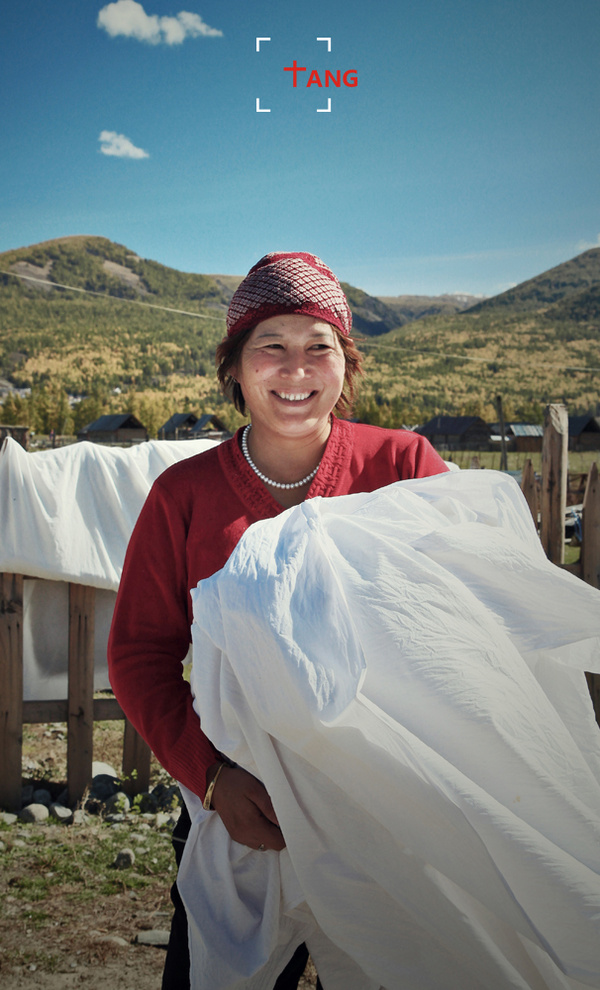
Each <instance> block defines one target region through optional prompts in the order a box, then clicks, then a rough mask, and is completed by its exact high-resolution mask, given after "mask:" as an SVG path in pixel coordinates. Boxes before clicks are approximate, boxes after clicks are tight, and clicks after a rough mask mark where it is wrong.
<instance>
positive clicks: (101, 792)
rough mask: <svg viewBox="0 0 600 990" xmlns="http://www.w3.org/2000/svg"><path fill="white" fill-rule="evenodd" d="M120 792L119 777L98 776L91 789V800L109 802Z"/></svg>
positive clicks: (104, 774)
mask: <svg viewBox="0 0 600 990" xmlns="http://www.w3.org/2000/svg"><path fill="white" fill-rule="evenodd" d="M118 790H119V779H118V777H116V776H114V777H111V775H110V774H107V773H100V774H96V776H95V777H94V778H93V780H92V786H91V787H90V798H95V799H96V800H97V801H108V799H109V798H111V797H112V796H113V794H116V793H117V791H118Z"/></svg>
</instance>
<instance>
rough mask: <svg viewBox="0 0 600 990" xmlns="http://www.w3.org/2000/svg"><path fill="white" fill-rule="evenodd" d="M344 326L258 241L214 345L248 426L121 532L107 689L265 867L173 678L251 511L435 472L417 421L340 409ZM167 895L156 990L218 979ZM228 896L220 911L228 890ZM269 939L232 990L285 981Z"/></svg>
mask: <svg viewBox="0 0 600 990" xmlns="http://www.w3.org/2000/svg"><path fill="white" fill-rule="evenodd" d="M351 327H352V316H351V313H350V309H349V306H348V302H347V300H346V297H345V295H344V293H343V291H342V288H341V286H340V283H339V282H338V280H337V278H336V276H335V275H334V274H333V272H332V271H331V269H329V268H328V267H327V265H325V264H324V262H322V261H321V260H320V259H319V258H317V257H316V256H315V255H312V254H306V253H275V254H268V255H266V256H265V257H264V258H262V259H261V261H259V262H258V263H257V264H256V265H255V266H254V267H253V268H252V269H251V270H250V272H249V274H248V275H247V276H246V278H245V279H244V280H243V282H242V283H241V284H240V286H239V287H238V289H237V290H236V292H235V294H234V296H233V298H232V300H231V303H230V306H229V312H228V317H227V337H226V338H225V340H223V341H222V342H221V344H220V346H219V348H218V350H217V364H218V371H217V374H218V378H219V380H220V382H221V384H222V387H223V388H224V390H225V391H226V392H227V393H228V394H229V395H230V397H231V398H232V399H233V401H234V402H235V404H236V406H237V408H238V409H239V410H240V411H242V412H244V411H246V410H247V411H248V412H249V414H250V420H251V422H250V425H249V426H246V427H244V428H243V429H242V430H239V431H238V433H237V434H236V435H235V436H234V437H233V438H232V439H231V440H228V441H227V442H225V443H223V444H221V445H219V446H217V447H215V448H213V449H212V450H210V451H206V452H204V453H203V454H201V455H200V456H198V457H191V458H187V459H186V460H185V461H184V462H182V464H181V465H180V466H177V467H176V468H175V469H174V470H167V471H165V472H164V473H163V474H162V475H161V477H160V478H159V479H158V481H157V482H156V483H155V485H154V487H153V489H152V491H151V492H150V495H149V496H148V499H147V501H146V504H145V505H144V508H143V509H142V512H141V514H140V517H139V520H138V522H137V525H136V528H135V530H134V533H133V535H132V538H131V542H130V544H129V548H128V551H127V558H126V562H125V567H124V570H123V576H122V579H121V585H120V589H119V595H118V599H117V605H116V608H115V616H114V620H113V627H112V631H111V640H110V645H109V665H110V674H111V683H112V685H113V688H114V691H115V694H116V695H117V697H118V698H119V701H120V702H121V705H122V707H123V709H124V711H126V713H127V715H128V717H129V718H130V719H131V721H132V722H133V724H134V725H135V726H136V728H137V729H138V731H139V732H140V733H141V735H142V736H143V737H144V738H145V739H147V741H148V742H149V744H150V745H151V747H152V748H153V750H154V752H155V753H156V755H157V757H158V759H159V760H160V761H161V763H162V764H163V765H164V766H165V767H166V768H167V769H168V770H169V772H170V773H171V775H172V776H173V777H174V778H175V779H176V780H178V781H179V782H180V783H181V784H182V785H183V787H182V789H183V792H184V796H185V797H186V801H187V803H188V805H189V809H190V810H191V814H192V818H193V824H194V827H195V826H196V825H197V823H198V816H200V817H202V816H204V818H206V816H207V815H210V814H211V812H214V813H215V814H214V816H213V820H214V827H215V828H216V829H218V830H225V832H224V833H223V835H224V836H225V837H226V841H227V842H229V840H230V839H231V840H234V842H233V843H232V844H231V849H232V855H236V856H237V855H238V854H240V852H239V851H240V849H241V850H242V852H241V855H249V856H256V855H257V854H258V855H262V854H263V853H264V852H265V851H266V850H269V851H270V857H269V859H268V861H267V857H265V868H270V866H269V864H273V862H274V861H273V860H272V858H271V857H273V856H275V854H279V853H280V852H281V851H282V850H283V849H284V848H285V845H286V840H285V835H284V834H283V832H282V830H281V829H280V827H279V822H278V817H277V808H275V807H274V806H273V803H272V801H271V798H270V796H269V794H268V793H267V790H266V789H265V787H264V785H263V783H262V781H260V780H258V779H257V778H256V776H254V775H253V774H252V773H250V772H249V771H248V769H246V768H245V767H243V766H239V765H232V763H231V760H230V759H228V757H227V754H226V753H222V752H218V751H217V750H216V749H215V748H214V747H213V745H212V743H211V741H210V740H209V739H208V738H207V737H206V736H205V735H204V734H203V732H202V729H201V726H200V722H199V720H198V716H197V714H196V712H195V710H194V707H193V703H192V695H191V692H190V687H189V684H188V683H187V682H186V681H184V680H183V678H182V676H181V661H182V660H183V659H184V658H185V656H186V654H187V653H188V649H189V643H190V626H191V623H192V608H191V598H190V590H191V589H194V588H195V587H196V586H197V584H198V583H199V582H200V581H202V580H203V579H205V578H208V577H210V576H211V575H213V574H214V573H215V572H216V571H219V570H220V569H221V568H222V567H223V566H224V565H225V563H226V561H227V560H228V558H229V556H230V555H231V553H232V552H233V550H234V549H235V547H236V545H237V543H238V541H239V540H240V538H241V536H242V535H243V533H244V532H245V531H246V529H247V528H248V527H249V526H250V525H252V524H253V523H255V522H258V521H259V520H263V519H268V518H273V517H275V516H278V515H279V514H280V513H281V512H282V511H283V509H285V508H288V507H291V506H294V505H298V504H300V503H301V502H303V501H304V500H305V499H311V498H315V497H317V496H319V497H321V498H329V497H332V496H338V495H346V494H352V493H358V492H372V491H375V490H376V489H378V488H381V487H383V486H385V485H389V484H391V483H392V482H395V481H398V480H401V479H408V478H415V477H423V476H426V475H432V474H438V473H440V472H443V471H445V470H446V466H445V464H444V462H443V461H442V460H441V458H440V457H439V456H438V455H437V454H436V452H435V451H434V450H433V448H432V447H431V446H430V445H429V443H428V442H427V441H426V440H425V439H424V438H423V437H421V436H418V435H417V434H414V433H409V432H406V431H402V430H382V429H379V428H377V427H371V426H364V425H360V424H356V423H350V422H348V421H347V420H344V419H341V418H339V414H341V413H343V412H345V413H347V412H348V411H349V409H350V408H351V401H352V397H353V394H354V384H355V380H356V376H357V374H358V372H359V369H360V357H359V354H358V351H357V350H356V347H355V345H354V343H353V341H352V340H351V338H350V331H351ZM336 413H337V414H338V415H336ZM276 687H277V686H276V685H274V690H276ZM190 827H191V823H190V817H189V816H188V814H187V812H184V814H182V818H181V821H180V824H178V826H177V829H176V835H175V843H174V845H175V851H176V854H177V856H178V860H179V859H180V856H181V853H182V851H183V845H184V843H185V841H186V839H187V836H188V833H189V830H190ZM227 833H228V837H227ZM277 863H278V860H277ZM276 868H277V869H279V866H278V865H277V867H276ZM224 876H225V874H224ZM226 887H227V884H226V880H224V879H223V884H222V889H226ZM210 896H211V895H210V891H208V890H207V891H206V897H207V898H208V897H210ZM173 900H174V902H175V905H176V912H175V916H174V920H173V927H172V934H171V942H170V944H169V951H168V953H167V962H166V966H165V977H164V982H163V990H185V988H187V987H189V986H190V985H191V986H192V987H194V988H198V990H200V988H204V987H207V986H209V985H210V986H217V985H219V986H221V985H223V986H225V985H228V984H227V980H226V977H225V975H224V973H222V972H220V973H219V974H213V975H214V980H213V982H211V980H212V976H211V978H210V979H208V982H207V979H206V974H202V975H200V976H194V974H192V976H191V983H190V962H189V955H188V944H187V938H188V925H187V919H186V914H185V911H184V908H183V905H182V902H181V899H180V897H179V893H178V890H177V887H175V888H174V890H173ZM229 907H230V908H231V919H230V920H232V919H233V918H234V916H235V910H236V905H235V893H234V892H232V895H231V904H230V905H229V904H228V905H227V908H229ZM232 923H233V920H232ZM272 948H273V947H269V946H265V947H264V950H265V953H264V958H262V960H261V961H260V962H259V963H258V964H257V963H256V960H255V959H253V958H250V957H249V956H248V954H247V952H246V947H245V945H244V943H243V940H242V942H241V943H240V945H239V946H238V949H239V955H240V960H241V962H240V966H241V970H243V971H244V972H245V973H247V974H248V982H247V983H246V982H242V983H240V982H239V980H237V981H236V982H235V987H236V990H242V988H243V987H248V988H249V987H250V986H252V987H257V986H259V985H260V987H261V990H270V988H271V987H273V985H275V988H276V990H284V988H285V990H293V988H295V987H296V986H297V983H298V979H299V977H300V975H301V973H302V970H303V969H304V964H305V961H306V957H307V950H306V948H305V947H304V946H303V945H299V946H298V945H295V946H291V948H290V951H294V950H295V954H294V955H293V956H292V958H291V959H290V960H289V962H288V965H287V966H286V968H285V970H284V972H283V973H280V974H279V975H278V972H279V971H278V969H275V970H274V969H273V967H274V966H276V965H278V964H279V961H280V957H279V956H277V955H273V954H272V952H271V949H272ZM211 958H215V959H216V958H217V956H216V955H215V954H211ZM274 960H275V961H274ZM284 961H285V960H284ZM215 965H216V963H215ZM257 965H258V969H259V972H257V969H256V967H257ZM217 976H218V978H217ZM223 980H225V983H223ZM257 980H258V982H256V981H257Z"/></svg>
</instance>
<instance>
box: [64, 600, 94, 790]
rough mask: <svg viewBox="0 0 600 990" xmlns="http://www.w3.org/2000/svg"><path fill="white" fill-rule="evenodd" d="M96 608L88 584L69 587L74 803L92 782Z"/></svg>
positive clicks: (69, 767) (70, 756)
mask: <svg viewBox="0 0 600 990" xmlns="http://www.w3.org/2000/svg"><path fill="white" fill-rule="evenodd" d="M94 608H95V589H94V588H90V587H88V586H87V585H84V584H70V585H69V701H68V708H67V786H68V791H69V801H70V803H71V804H74V803H75V802H77V801H80V800H81V798H82V797H83V794H84V791H85V789H86V787H89V785H90V784H91V781H92V753H93V744H94Z"/></svg>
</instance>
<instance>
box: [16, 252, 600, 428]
mask: <svg viewBox="0 0 600 990" xmlns="http://www.w3.org/2000/svg"><path fill="white" fill-rule="evenodd" d="M19 276H21V277H19ZM23 276H27V278H25V277H23ZM239 278H240V276H237V277H236V276H232V275H199V274H198V275H196V274H187V273H184V272H179V271H176V270H174V269H170V268H167V267H165V266H164V265H160V264H158V263H157V262H154V261H148V260H145V259H143V258H139V257H138V256H137V255H135V254H133V252H131V251H130V250H129V249H128V248H126V247H124V246H123V245H118V244H114V243H113V242H111V241H109V240H107V239H106V238H101V237H91V236H90V237H84V236H78V237H67V238H61V239H58V240H55V241H48V242H46V243H44V244H38V245H35V246H33V247H28V248H20V249H18V250H14V251H8V252H5V253H4V254H0V308H1V313H2V319H1V328H0V379H5V380H7V381H8V382H9V383H10V384H11V385H12V386H13V387H15V388H21V389H24V388H30V389H31V390H32V391H31V394H30V395H24V396H22V397H18V396H15V395H14V394H12V395H9V396H8V398H6V399H5V400H4V402H3V404H2V406H1V407H0V421H2V420H3V421H5V422H27V423H29V425H31V426H32V427H33V428H34V429H35V430H37V431H38V432H47V431H48V430H49V429H51V428H53V429H55V430H57V431H58V432H60V433H66V432H71V431H73V430H75V429H77V428H79V427H80V426H82V425H85V423H87V422H90V421H91V420H93V419H95V418H96V417H97V416H98V415H100V414H101V413H102V412H106V411H131V412H133V413H135V414H136V415H138V416H139V417H140V418H141V419H142V420H143V422H144V423H145V424H146V425H147V426H148V428H149V429H150V432H151V433H152V432H154V431H155V430H156V429H157V428H158V427H159V426H160V425H161V424H162V422H164V421H165V420H166V419H167V418H168V417H169V416H170V415H171V414H172V413H173V412H176V411H184V410H192V411H194V412H196V413H199V412H218V414H219V415H220V416H221V417H222V418H224V419H225V420H226V422H227V423H228V424H229V425H230V426H231V427H233V426H235V425H236V424H237V423H238V422H239V421H240V419H239V417H238V415H237V414H236V413H235V411H234V410H233V409H232V408H231V407H230V406H228V405H224V404H223V399H222V396H221V395H220V393H219V391H218V389H217V388H216V385H215V377H214V352H215V348H216V345H217V343H218V341H219V340H220V339H221V337H222V336H223V333H224V329H225V313H226V309H227V305H228V302H229V299H230V298H231V294H232V292H233V291H234V289H235V287H236V285H237V284H238V282H239ZM34 280H35V281H34ZM52 283H54V284H52ZM61 286H63V287H61ZM64 286H69V287H70V288H64ZM344 288H345V291H346V293H347V295H348V299H349V302H350V306H351V308H352V311H353V318H354V323H355V329H356V331H357V336H358V337H359V346H360V347H361V349H362V350H363V352H364V354H365V370H366V374H365V379H364V384H363V388H362V392H361V398H360V400H359V403H358V406H357V408H356V414H357V416H359V417H360V418H362V419H364V420H366V421H368V422H374V423H380V424H381V425H390V426H400V425H402V424H408V425H411V424H415V423H418V422H423V421H424V420H426V419H428V418H430V417H431V416H433V415H435V414H437V413H454V414H461V413H465V414H476V415H481V416H483V417H484V418H485V419H487V420H493V419H494V418H495V411H494V407H493V400H494V397H495V396H496V395H497V394H502V396H503V399H504V405H505V411H506V415H507V418H508V419H509V420H510V419H513V420H538V421H539V419H540V417H541V415H542V410H543V407H544V405H545V404H547V402H549V401H565V402H566V403H567V405H568V406H569V409H570V411H571V412H573V413H576V412H586V411H588V410H590V411H591V410H593V411H595V409H596V404H597V403H598V402H599V401H600V388H599V387H598V381H599V380H600V373H599V372H598V370H597V369H598V368H600V249H594V250H591V251H586V252H585V253H584V254H582V255H580V256H579V257H578V258H574V259H572V260H571V261H568V262H566V263H565V264H564V265H559V266H557V267H556V268H554V269H552V270H551V271H550V272H546V273H543V274H542V275H540V276H538V277H537V278H535V279H531V280H529V281H528V282H525V283H523V285H521V286H517V287H516V288H515V289H511V290H510V292H508V293H503V294H502V295H501V296H497V297H495V298H494V299H489V300H485V301H484V302H481V303H478V304H477V305H476V306H474V307H472V308H471V309H467V310H463V311H458V312H457V311H455V310H453V309H452V307H451V309H450V311H448V306H447V302H445V301H444V297H441V298H440V300H439V301H438V303H437V304H436V303H435V300H434V301H433V302H432V305H433V306H434V307H435V305H439V307H440V308H441V312H438V313H437V314H436V315H433V316H424V315H423V305H422V304H415V305H414V306H413V310H412V316H413V319H412V321H411V322H406V319H407V318H409V316H410V313H411V310H410V308H409V309H408V311H404V312H403V313H400V312H399V310H398V307H397V306H395V305H392V303H396V302H397V301H398V300H399V299H402V298H406V297H395V298H393V299H390V300H379V299H375V298H374V297H372V296H369V295H368V294H367V293H365V292H363V291H362V290H361V289H358V288H356V287H354V286H349V285H345V286H344ZM450 300H452V297H450ZM422 302H423V301H422ZM388 303H389V304H388ZM407 312H408V316H407ZM0 387H1V383H0ZM68 395H70V396H71V397H73V396H75V397H76V398H78V399H80V400H81V401H78V402H75V403H73V399H71V402H69V400H68Z"/></svg>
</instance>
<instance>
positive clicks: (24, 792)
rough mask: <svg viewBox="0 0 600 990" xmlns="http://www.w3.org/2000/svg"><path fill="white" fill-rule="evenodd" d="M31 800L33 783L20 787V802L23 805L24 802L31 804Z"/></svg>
mask: <svg viewBox="0 0 600 990" xmlns="http://www.w3.org/2000/svg"><path fill="white" fill-rule="evenodd" d="M32 801H33V784H25V787H22V788H21V804H22V805H23V806H24V805H26V804H31V802H32Z"/></svg>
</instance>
